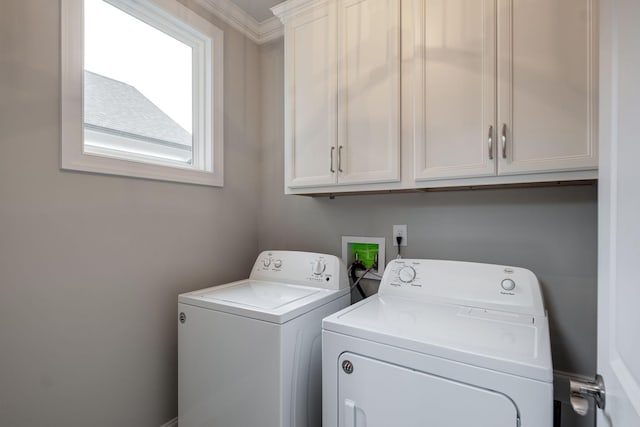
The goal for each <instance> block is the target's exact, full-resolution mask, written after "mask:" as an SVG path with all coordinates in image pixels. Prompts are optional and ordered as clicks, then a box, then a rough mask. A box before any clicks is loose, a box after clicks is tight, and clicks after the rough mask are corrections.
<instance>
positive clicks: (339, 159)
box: [338, 145, 342, 173]
mask: <svg viewBox="0 0 640 427" xmlns="http://www.w3.org/2000/svg"><path fill="white" fill-rule="evenodd" d="M338 172H340V173H342V145H341V146H340V147H339V148H338Z"/></svg>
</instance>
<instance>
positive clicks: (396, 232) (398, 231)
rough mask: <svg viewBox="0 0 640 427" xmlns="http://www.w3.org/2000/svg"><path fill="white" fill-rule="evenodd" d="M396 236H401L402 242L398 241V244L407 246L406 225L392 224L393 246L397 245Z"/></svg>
mask: <svg viewBox="0 0 640 427" xmlns="http://www.w3.org/2000/svg"><path fill="white" fill-rule="evenodd" d="M396 236H402V242H400V246H407V240H408V237H409V236H408V234H407V225H406V224H405V225H394V226H393V237H392V239H393V246H398V243H397V242H396Z"/></svg>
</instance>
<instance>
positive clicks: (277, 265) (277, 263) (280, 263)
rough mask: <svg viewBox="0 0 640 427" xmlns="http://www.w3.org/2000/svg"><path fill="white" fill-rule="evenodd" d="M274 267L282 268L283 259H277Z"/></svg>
mask: <svg viewBox="0 0 640 427" xmlns="http://www.w3.org/2000/svg"><path fill="white" fill-rule="evenodd" d="M273 266H274V267H275V268H280V267H282V260H281V259H277V260H275V261H273Z"/></svg>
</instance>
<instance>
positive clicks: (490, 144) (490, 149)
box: [487, 125, 493, 160]
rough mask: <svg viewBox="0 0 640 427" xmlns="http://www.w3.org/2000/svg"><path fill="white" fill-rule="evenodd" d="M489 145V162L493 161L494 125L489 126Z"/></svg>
mask: <svg viewBox="0 0 640 427" xmlns="http://www.w3.org/2000/svg"><path fill="white" fill-rule="evenodd" d="M487 144H488V145H489V160H493V125H490V126H489V140H488V141H487Z"/></svg>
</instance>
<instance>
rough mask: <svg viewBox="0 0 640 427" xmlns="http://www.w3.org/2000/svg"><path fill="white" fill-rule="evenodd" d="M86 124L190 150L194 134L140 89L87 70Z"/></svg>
mask: <svg viewBox="0 0 640 427" xmlns="http://www.w3.org/2000/svg"><path fill="white" fill-rule="evenodd" d="M84 123H85V127H87V128H90V129H94V130H99V131H101V132H107V133H113V134H117V135H121V136H127V137H131V138H138V139H143V140H145V141H147V142H154V143H158V144H161V145H168V146H174V147H176V148H183V149H187V148H188V149H189V150H191V148H192V146H193V143H192V137H191V134H190V133H189V132H187V131H186V130H185V129H184V128H183V127H182V126H180V125H179V124H178V123H176V121H175V120H173V119H172V118H171V117H169V116H168V115H167V114H166V113H165V112H164V111H162V110H161V109H160V108H159V107H158V106H156V105H155V104H154V103H153V102H151V101H150V100H149V99H148V98H147V97H146V96H144V95H143V94H142V93H140V91H138V89H136V88H135V87H133V86H131V85H128V84H126V83H124V82H121V81H118V80H114V79H111V78H109V77H105V76H102V75H100V74H96V73H93V72H91V71H86V70H85V72H84Z"/></svg>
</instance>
